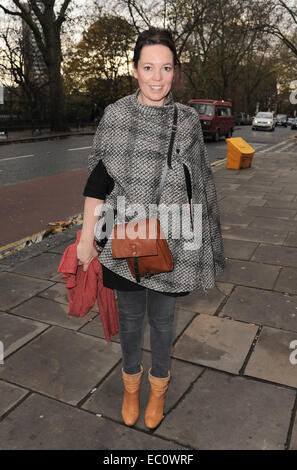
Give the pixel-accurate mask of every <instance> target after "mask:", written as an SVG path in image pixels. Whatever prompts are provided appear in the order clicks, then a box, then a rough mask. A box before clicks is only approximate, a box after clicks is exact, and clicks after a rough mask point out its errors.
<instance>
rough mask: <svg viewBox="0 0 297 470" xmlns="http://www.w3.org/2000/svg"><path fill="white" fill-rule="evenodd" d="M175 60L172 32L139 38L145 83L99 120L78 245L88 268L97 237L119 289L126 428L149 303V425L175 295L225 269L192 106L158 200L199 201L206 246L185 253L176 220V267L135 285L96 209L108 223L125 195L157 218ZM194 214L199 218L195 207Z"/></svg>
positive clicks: (138, 67)
mask: <svg viewBox="0 0 297 470" xmlns="http://www.w3.org/2000/svg"><path fill="white" fill-rule="evenodd" d="M177 66H180V63H179V59H178V57H177V53H176V48H175V44H174V41H173V39H172V36H171V33H170V32H169V31H168V30H166V29H159V28H153V27H151V28H149V29H148V30H146V31H143V32H142V33H141V34H140V35H139V37H138V39H137V42H136V45H135V50H134V57H133V74H134V77H135V78H136V79H137V80H138V85H139V88H138V89H137V91H136V92H135V93H133V94H131V95H128V96H125V97H124V98H121V99H119V100H117V101H116V102H115V103H112V104H110V105H108V106H107V107H106V108H105V111H104V114H103V117H102V119H101V121H100V123H99V125H98V128H97V131H96V134H95V137H94V143H93V147H92V151H91V154H90V156H89V161H88V181H87V183H86V186H85V189H84V192H83V195H84V196H85V206H84V220H83V227H82V235H81V238H80V243H79V244H78V247H77V256H78V259H79V263H80V264H83V265H84V267H83V269H84V270H85V269H87V266H88V263H89V262H90V261H91V259H92V258H93V257H94V256H98V253H97V250H96V249H95V247H94V245H93V242H94V237H95V239H96V240H97V247H98V251H100V258H99V259H100V262H101V264H102V269H103V282H104V285H105V286H106V287H110V288H112V289H115V290H116V294H117V302H118V310H119V336H120V343H121V348H122V356H123V368H122V378H123V383H124V396H123V402H122V417H123V420H124V422H125V424H126V425H128V426H131V425H133V424H135V423H136V421H137V419H138V416H139V387H140V381H141V376H142V373H143V366H142V364H141V338H142V324H143V318H144V315H145V311H146V306H147V312H148V318H149V324H150V343H151V352H152V367H151V368H150V369H149V371H148V379H149V382H150V398H149V402H148V405H147V408H146V411H145V424H146V426H147V427H148V428H150V429H153V428H155V427H156V426H158V424H159V423H160V421H161V420H162V418H163V416H164V415H163V411H164V402H165V394H166V391H167V388H168V382H169V379H170V370H169V364H170V354H171V346H172V340H173V320H174V309H175V303H176V297H177V296H179V295H187V294H188V293H189V292H191V291H193V290H195V289H203V290H207V289H209V288H212V287H214V286H215V277H216V275H217V274H218V273H219V272H221V271H223V270H224V266H225V258H224V252H223V242H222V236H221V229H220V219H219V212H218V207H217V199H216V191H215V186H214V182H213V178H212V172H211V169H210V165H209V162H208V158H207V153H206V148H205V145H204V141H203V134H202V130H201V125H200V121H199V117H198V115H197V113H196V111H195V110H194V109H193V108H190V107H189V106H186V105H183V104H181V103H176V105H177V107H178V120H177V132H176V137H175V144H174V147H173V152H172V160H171V167H170V169H169V170H168V174H167V179H166V182H165V184H164V187H163V192H162V196H161V202H162V203H164V204H167V206H168V207H169V206H170V205H171V204H175V206H176V204H177V205H178V207H179V208H181V207H182V206H183V207H185V206H186V207H187V208H188V212H189V213H190V205H189V201H190V199H191V203H192V204H193V205H194V206H195V205H196V206H200V207H201V205H202V213H201V214H200V215H201V216H200V218H199V217H198V218H197V217H196V219H197V224H196V225H195V226H196V227H198V229H200V230H201V231H202V245H201V246H199V247H198V248H197V247H196V248H195V247H194V248H191V249H185V239H184V238H183V237H182V236H180V237H179V238H178V237H174V236H173V231H174V230H175V229H176V226H174V223H172V224H171V225H172V226H170V224H169V227H168V232H167V234H166V238H167V242H168V246H169V248H170V250H171V252H172V254H173V258H174V269H173V271H171V272H166V273H159V274H156V275H153V276H151V277H150V278H142V279H141V281H140V282H136V280H135V279H134V277H133V276H132V275H131V272H130V270H129V268H128V265H127V263H126V261H125V260H124V259H113V257H112V250H111V237H109V235H108V234H107V235H106V237H105V240H104V242H105V244H104V245H102V240H101V234H102V230H103V226H102V227H101V229H100V228H99V223H97V221H98V215H100V221H101V222H103V221H107V218H105V219H104V217H102V211H103V202H104V201H105V205H106V206H107V205H108V207H110V208H112V209H116V208H118V205H117V202H118V199H117V198H118V197H123V196H124V197H125V203H128V204H133V203H134V204H136V203H138V204H142V207H145V210H146V215H145V217H147V216H150V215H151V214H149V212H148V207H149V204H153V203H154V202H155V197H156V190H157V188H158V185H159V182H160V176H161V172H162V168H163V165H164V161H165V160H166V156H167V152H168V145H169V139H170V135H171V130H172V122H173V115H174V100H173V96H172V92H171V87H172V83H173V80H174V76H175V70H176V68H177ZM97 206H99V207H97ZM170 207H171V206H170ZM97 209H99V211H98V212H99V214H98V212H97V214H96V210H97ZM194 212H195V211H194ZM106 214H107V212H106ZM106 217H107V216H106ZM116 220H117V219H116ZM116 220H115V223H116ZM191 220H192V223H193V213H192V219H191ZM124 221H128V218H126V219H125V220H124ZM194 221H195V216H194ZM121 222H122V220H121ZM160 223H161V226H162V222H161V220H160ZM195 223H196V222H195ZM95 225H96V227H95ZM101 225H102V224H101ZM100 240H101V241H100ZM102 246H103V248H102ZM100 247H101V250H100Z"/></svg>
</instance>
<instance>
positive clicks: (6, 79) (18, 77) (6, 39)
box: [0, 21, 49, 120]
mask: <svg viewBox="0 0 297 470" xmlns="http://www.w3.org/2000/svg"><path fill="white" fill-rule="evenodd" d="M0 40H2V42H3V44H4V45H5V47H3V48H2V49H1V50H0V74H1V77H2V82H3V84H4V85H5V87H6V88H7V89H8V90H9V92H10V93H11V94H12V95H14V96H15V97H16V102H18V103H19V107H20V109H21V114H22V117H23V118H25V119H28V118H29V119H33V118H35V119H39V120H40V119H43V118H44V117H45V116H44V109H43V105H44V101H45V100H43V99H42V96H46V95H47V93H46V90H47V88H48V85H49V83H48V77H47V74H46V73H45V65H44V63H43V61H42V57H40V56H39V57H36V51H35V50H34V49H32V47H30V37H28V35H27V34H26V33H24V31H23V30H22V29H20V27H19V24H16V23H15V22H14V21H13V22H11V24H9V25H8V26H7V27H6V29H5V30H3V31H1V33H0ZM12 82H13V83H12Z"/></svg>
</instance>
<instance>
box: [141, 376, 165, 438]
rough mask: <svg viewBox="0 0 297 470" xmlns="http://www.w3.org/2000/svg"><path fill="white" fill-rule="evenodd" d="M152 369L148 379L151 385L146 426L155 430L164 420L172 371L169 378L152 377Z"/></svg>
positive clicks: (145, 420)
mask: <svg viewBox="0 0 297 470" xmlns="http://www.w3.org/2000/svg"><path fill="white" fill-rule="evenodd" d="M151 369H152V368H150V369H149V371H148V378H149V382H150V385H151V390H150V398H149V402H148V405H147V408H146V410H145V415H144V422H145V425H146V426H147V427H148V428H150V429H153V428H155V427H156V426H158V424H159V423H160V421H161V420H162V419H163V417H164V414H163V411H164V404H165V396H166V390H167V388H168V382H169V379H170V371H168V377H154V376H153V375H151Z"/></svg>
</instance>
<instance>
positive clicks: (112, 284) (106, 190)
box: [83, 160, 192, 297]
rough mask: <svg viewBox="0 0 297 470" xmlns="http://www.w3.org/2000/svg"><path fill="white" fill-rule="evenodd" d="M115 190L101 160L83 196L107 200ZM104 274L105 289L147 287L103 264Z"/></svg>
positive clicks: (177, 293)
mask: <svg viewBox="0 0 297 470" xmlns="http://www.w3.org/2000/svg"><path fill="white" fill-rule="evenodd" d="M184 168H185V176H186V184H187V190H188V195H189V197H191V196H192V194H191V180H190V177H189V173H188V170H187V167H186V166H184ZM113 188H114V180H113V178H112V177H111V176H110V175H109V174H108V172H107V170H106V168H105V165H104V163H103V162H102V160H99V162H98V163H97V165H96V167H95V168H94V169H93V171H92V173H91V174H90V176H89V178H88V180H87V183H86V185H85V188H84V191H83V196H88V197H93V198H95V199H102V200H105V198H106V195H107V194H110V193H111V191H112V190H113ZM102 274H103V285H104V286H105V287H109V288H110V289H116V290H125V291H127V290H132V291H133V290H134V291H135V290H144V289H145V287H143V286H140V285H138V284H136V283H134V282H132V281H129V279H126V278H124V277H122V276H119V275H118V274H116V273H114V272H113V271H111V270H110V269H108V268H107V267H106V266H104V265H103V264H102ZM162 293H163V294H165V295H169V296H172V297H176V296H183V295H188V294H189V292H162Z"/></svg>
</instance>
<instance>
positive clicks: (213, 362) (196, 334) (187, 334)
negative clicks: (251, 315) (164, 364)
mask: <svg viewBox="0 0 297 470" xmlns="http://www.w3.org/2000/svg"><path fill="white" fill-rule="evenodd" d="M257 330H258V327H257V326H256V325H252V324H246V323H243V322H238V321H233V320H230V319H228V318H219V317H214V316H212V315H205V314H200V315H198V316H197V317H196V318H194V320H193V321H192V323H191V324H190V325H189V326H188V328H187V329H186V330H185V331H184V332H183V334H182V335H181V337H180V338H179V340H178V341H177V342H176V344H175V346H174V347H173V352H172V357H174V358H178V359H181V360H183V361H188V362H192V363H194V364H200V365H205V366H208V367H212V368H215V369H219V370H224V371H226V372H232V373H233V374H238V373H239V370H240V369H241V367H242V365H243V363H244V360H245V358H246V356H247V354H248V351H249V349H250V347H251V344H252V342H253V340H254V338H255V335H256V333H257Z"/></svg>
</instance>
